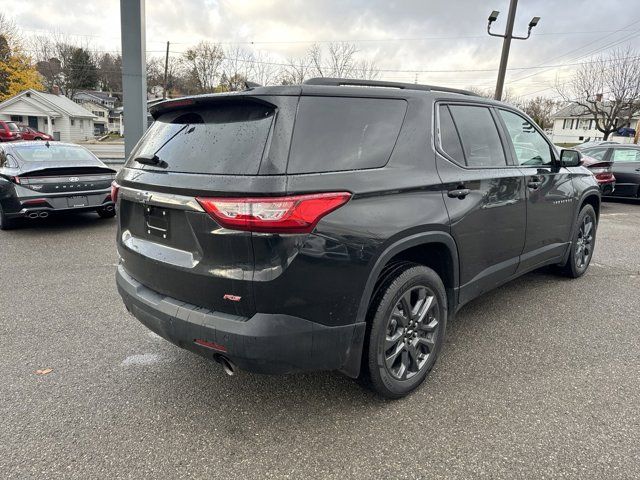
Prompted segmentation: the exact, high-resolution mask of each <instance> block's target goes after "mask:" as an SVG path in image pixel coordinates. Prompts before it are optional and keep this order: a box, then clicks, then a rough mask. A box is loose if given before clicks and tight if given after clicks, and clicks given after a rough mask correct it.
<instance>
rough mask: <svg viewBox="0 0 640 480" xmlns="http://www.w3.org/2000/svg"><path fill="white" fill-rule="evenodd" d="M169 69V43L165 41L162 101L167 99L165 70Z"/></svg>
mask: <svg viewBox="0 0 640 480" xmlns="http://www.w3.org/2000/svg"><path fill="white" fill-rule="evenodd" d="M168 67H169V41H168V40H167V54H166V55H165V57H164V81H163V82H162V99H163V100H165V99H166V98H167V68H168Z"/></svg>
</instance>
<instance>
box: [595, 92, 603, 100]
mask: <svg viewBox="0 0 640 480" xmlns="http://www.w3.org/2000/svg"><path fill="white" fill-rule="evenodd" d="M601 101H602V94H601V93H596V102H601Z"/></svg>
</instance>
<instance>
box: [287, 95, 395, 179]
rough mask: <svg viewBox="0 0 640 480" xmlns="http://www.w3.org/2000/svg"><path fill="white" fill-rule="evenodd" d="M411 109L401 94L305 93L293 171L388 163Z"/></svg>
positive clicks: (290, 169) (295, 138)
mask: <svg viewBox="0 0 640 480" xmlns="http://www.w3.org/2000/svg"><path fill="white" fill-rule="evenodd" d="M406 110H407V102H406V101H405V100H401V99H379V98H349V97H302V98H301V99H300V104H299V106H298V115H297V116H296V123H295V127H294V134H293V141H292V144H291V154H290V156H289V165H288V168H287V172H288V173H315V172H335V171H342V170H360V169H365V168H378V167H382V166H384V165H385V164H386V163H387V162H388V161H389V157H390V156H391V152H392V150H393V147H394V145H395V143H396V140H397V138H398V134H399V133H400V127H401V126H402V121H403V119H404V115H405V113H406Z"/></svg>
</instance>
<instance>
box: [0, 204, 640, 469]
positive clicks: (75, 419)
mask: <svg viewBox="0 0 640 480" xmlns="http://www.w3.org/2000/svg"><path fill="white" fill-rule="evenodd" d="M114 237H115V220H113V219H111V220H100V219H98V218H97V216H95V215H93V214H86V215H80V216H75V217H67V218H61V219H55V218H52V219H47V220H46V221H44V222H43V223H39V224H33V223H32V224H28V225H26V226H25V227H24V228H23V229H20V230H16V231H10V232H0V278H1V279H2V280H3V281H2V288H0V305H2V308H1V309H0V345H1V348H0V384H1V385H2V387H1V389H0V419H1V420H0V422H1V423H0V427H1V428H0V477H2V478H16V479H18V478H19V479H25V478H78V479H85V478H136V479H137V478H188V477H192V478H209V479H211V478H221V479H222V478H224V479H228V478H238V479H252V478H256V479H258V478H260V479H261V478H292V479H298V478H321V479H346V478H358V479H380V478H394V479H396V478H399V479H433V478H461V479H468V478H505V479H514V478H522V479H525V478H527V479H530V478H590V479H592V478H607V479H611V478H620V479H622V478H625V479H627V478H640V448H639V445H640V294H639V293H640V205H632V204H624V203H605V204H604V205H603V208H602V217H601V226H600V230H599V234H598V244H597V248H596V253H595V257H594V259H593V264H592V266H591V268H590V270H589V272H588V274H587V275H586V276H585V277H583V278H581V279H578V280H568V279H564V278H561V277H557V276H555V275H554V274H552V273H551V272H550V271H548V270H545V271H538V272H534V273H531V274H529V275H527V276H525V277H523V278H521V279H519V280H517V281H515V282H513V283H510V284H508V285H505V286H503V287H501V288H499V289H498V290H496V291H494V292H491V293H489V294H486V295H485V296H483V297H482V298H480V299H478V300H476V301H474V302H473V303H471V304H469V305H468V306H466V307H465V308H464V309H463V310H462V311H461V312H460V313H459V315H458V317H457V318H456V319H455V321H453V322H452V323H451V324H450V325H449V330H448V333H447V340H446V345H445V348H444V351H443V354H442V356H441V358H440V360H439V361H438V363H437V365H436V367H435V369H434V370H433V372H432V374H431V376H430V377H429V379H428V380H427V382H426V383H425V385H424V386H423V387H422V388H420V389H419V390H418V391H416V392H415V393H414V394H412V395H410V396H409V397H408V398H406V399H403V400H399V401H383V400H380V399H378V398H376V397H375V396H374V395H373V394H371V393H369V392H368V391H366V390H363V389H361V388H360V387H359V386H358V384H357V383H356V382H354V381H352V380H350V379H348V378H345V377H343V376H341V375H340V374H337V373H318V374H305V375H291V376H280V377H272V376H259V375H251V374H247V373H241V374H239V375H237V376H235V377H228V376H226V375H225V374H224V373H223V372H222V369H221V368H220V366H219V365H217V364H214V363H211V362H209V361H206V360H205V359H203V358H200V357H197V356H195V355H193V354H190V353H188V352H186V351H183V350H180V349H178V348H177V347H175V346H173V345H171V344H169V343H168V342H166V341H164V340H162V339H160V338H159V337H157V336H156V335H154V334H152V333H150V332H149V331H148V330H147V329H146V328H144V327H143V326H142V325H141V324H139V323H138V322H137V321H136V320H135V319H134V318H132V317H131V316H129V315H128V314H127V313H126V311H125V309H124V307H123V305H122V303H121V301H120V298H119V296H118V294H117V293H116V290H115V284H114V270H115V264H116V262H117V255H116V252H115V247H114ZM47 368H51V369H53V370H52V371H51V372H50V373H48V374H45V375H39V374H36V373H34V372H35V371H36V370H39V369H40V370H41V369H47Z"/></svg>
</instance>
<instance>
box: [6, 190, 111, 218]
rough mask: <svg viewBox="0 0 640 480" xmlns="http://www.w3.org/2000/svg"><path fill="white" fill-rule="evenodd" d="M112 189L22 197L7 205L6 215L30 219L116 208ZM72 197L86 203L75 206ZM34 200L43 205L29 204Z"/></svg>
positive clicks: (35, 194)
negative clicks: (38, 200)
mask: <svg viewBox="0 0 640 480" xmlns="http://www.w3.org/2000/svg"><path fill="white" fill-rule="evenodd" d="M110 193H111V192H110V189H103V190H91V191H88V192H77V193H75V192H74V194H73V195H68V194H67V195H60V194H56V195H51V194H49V195H47V194H37V193H36V192H34V194H30V195H29V196H20V197H18V198H17V199H15V200H14V201H13V203H12V205H7V207H8V208H5V213H6V214H7V217H9V218H19V217H30V216H33V214H34V213H35V214H39V213H42V212H47V213H54V212H80V211H88V210H96V209H98V208H103V207H112V208H114V207H115V203H114V202H113V201H112V200H111V195H110ZM70 197H86V203H84V202H83V204H82V205H81V206H74V205H73V202H69V201H68V198H70ZM34 199H42V200H44V202H43V203H29V201H30V200H31V201H33V200H34Z"/></svg>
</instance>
